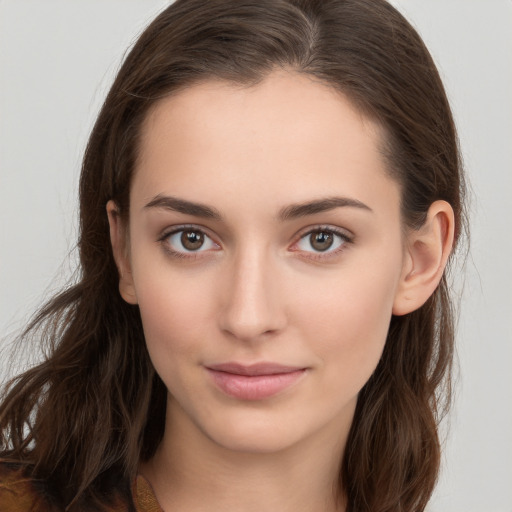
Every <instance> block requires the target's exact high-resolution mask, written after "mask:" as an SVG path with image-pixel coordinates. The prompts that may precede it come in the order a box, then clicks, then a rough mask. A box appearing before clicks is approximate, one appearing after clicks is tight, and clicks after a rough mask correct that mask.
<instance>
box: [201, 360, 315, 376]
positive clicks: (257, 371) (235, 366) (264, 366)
mask: <svg viewBox="0 0 512 512" xmlns="http://www.w3.org/2000/svg"><path fill="white" fill-rule="evenodd" d="M207 368H208V369H209V370H214V371H217V372H225V373H233V374H235V375H278V374H280V373H291V372H296V371H298V370H304V369H305V368H304V367H300V366H285V365H282V364H278V363H267V362H263V363H255V364H250V365H245V364H240V363H232V362H229V363H221V364H213V365H208V366H207Z"/></svg>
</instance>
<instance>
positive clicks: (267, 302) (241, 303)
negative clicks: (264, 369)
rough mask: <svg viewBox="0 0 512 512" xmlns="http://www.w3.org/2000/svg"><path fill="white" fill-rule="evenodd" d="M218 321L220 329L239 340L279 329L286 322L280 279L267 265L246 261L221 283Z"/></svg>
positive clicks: (258, 338)
mask: <svg viewBox="0 0 512 512" xmlns="http://www.w3.org/2000/svg"><path fill="white" fill-rule="evenodd" d="M224 285H226V286H225V289H224V293H223V294H222V295H223V296H224V300H223V307H222V308H221V312H220V317H219V322H220V328H221V330H222V331H223V332H225V333H228V334H229V335H230V336H232V337H234V338H236V339H238V340H241V341H247V342H249V341H257V340H260V339H264V338H267V337H268V336H270V335H272V334H276V333H277V332H280V331H281V330H282V329H283V328H284V326H285V323H286V318H285V314H284V311H283V307H282V304H281V301H280V297H279V295H280V294H279V283H278V281H277V280H276V279H273V278H272V274H271V272H270V271H269V269H268V268H267V269H264V268H261V265H245V266H244V267H243V268H240V269H239V271H238V272H234V273H232V274H231V278H230V279H229V280H227V282H225V283H224Z"/></svg>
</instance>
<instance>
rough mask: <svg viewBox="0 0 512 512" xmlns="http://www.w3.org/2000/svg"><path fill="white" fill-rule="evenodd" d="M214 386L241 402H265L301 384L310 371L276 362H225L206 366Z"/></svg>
mask: <svg viewBox="0 0 512 512" xmlns="http://www.w3.org/2000/svg"><path fill="white" fill-rule="evenodd" d="M205 368H206V370H207V371H208V373H209V374H210V376H211V378H212V380H213V382H214V384H215V385H216V387H217V388H219V389H220V390H221V391H222V392H224V393H225V394H226V395H229V396H231V397H233V398H238V399H240V400H264V399H265V398H270V397H272V396H275V395H277V394H279V393H281V392H283V391H284V390H286V389H288V388H289V387H290V386H292V385H293V384H295V383H296V382H298V381H299V380H300V379H301V378H302V377H303V376H304V375H305V373H306V370H307V368H304V367H297V366H284V365H281V364H277V363H267V362H264V363H256V364H251V365H243V364H240V363H233V362H229V363H222V364H216V365H210V366H206V367H205Z"/></svg>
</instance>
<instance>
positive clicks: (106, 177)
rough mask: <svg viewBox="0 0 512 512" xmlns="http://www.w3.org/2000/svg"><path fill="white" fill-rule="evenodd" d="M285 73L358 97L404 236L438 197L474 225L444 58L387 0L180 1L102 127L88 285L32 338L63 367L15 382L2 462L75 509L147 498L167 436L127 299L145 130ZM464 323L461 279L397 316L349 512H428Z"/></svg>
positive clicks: (367, 390) (84, 215) (82, 247)
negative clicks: (123, 287) (136, 176)
mask: <svg viewBox="0 0 512 512" xmlns="http://www.w3.org/2000/svg"><path fill="white" fill-rule="evenodd" d="M277 67H282V68H287V69H293V70H295V71H298V72H300V73H304V74H306V75H310V76H314V77H315V78H316V79H318V80H320V81H322V82H324V83H326V84H329V85H330V86H331V87H334V88H335V89H337V90H339V91H341V92H342V93H343V94H344V95H345V96H346V97H348V98H349V99H350V100H351V101H352V102H353V104H354V105H355V106H356V107H357V108H358V109H359V110H360V111H361V112H362V113H363V114H364V115H366V116H368V117H370V118H371V119H373V120H375V121H377V122H378V123H379V124H380V125H381V126H382V127H383V128H384V132H385V134H386V142H385V145H384V147H383V148H382V151H383V154H384V156H385V158H386V160H387V163H388V169H389V172H390V174H391V175H392V176H393V177H394V178H395V179H396V180H397V181H398V182H399V183H400V184H401V188H402V216H403V221H404V225H407V226H409V227H413V228H417V227H419V226H421V224H422V222H423V220H424V219H425V215H426V212H427V210H428V208H429V206H430V205H431V204H432V203H433V202H434V201H436V200H438V199H444V200H446V201H448V202H449V203H450V204H451V206H452V207H453V209H454V212H455V219H456V229H457V233H458V234H460V232H461V231H462V228H463V226H464V215H463V204H464V202H463V192H464V183H463V177H462V169H461V162H460V157H459V150H458V141H457V135H456V131H455V126H454V122H453V119H452V114H451V111H450V107H449V104H448V101H447V98H446V94H445V92H444V89H443V85H442V83H441V80H440V77H439V75H438V72H437V70H436V67H435V65H434V63H433V60H432V58H431V56H430V54H429V52H428V50H427V49H426V47H425V46H424V44H423V42H422V40H421V38H420V37H419V35H418V34H417V33H416V31H415V30H414V29H413V28H412V27H411V25H410V24H409V23H408V22H407V21H406V20H405V19H404V18H403V17H402V16H401V15H400V14H399V13H398V12H397V11H396V10H395V9H394V8H393V7H391V6H390V5H389V4H388V3H387V2H386V1H384V0H210V1H208V2H206V1H204V0H177V1H176V2H175V3H174V4H173V5H171V6H170V7H168V8H167V9H165V10H164V11H163V12H162V13H161V14H160V15H159V16H158V17H157V18H156V19H155V20H154V21H153V23H152V24H151V25H150V26H149V27H148V28H147V29H146V30H145V32H144V33H143V34H142V35H141V37H140V38H139V40H138V41H137V43H136V44H135V46H134V47H133V49H132V50H131V52H130V53H129V55H128V56H127V58H126V60H125V62H124V64H123V66H122V67H121V69H120V71H119V73H118V75H117V78H116V80H115V82H114V84H113V86H112V88H111V90H110V92H109V94H108V96H107V98H106V100H105V103H104V105H103V108H102V110H101V112H100V114H99V117H98V119H97V121H96V124H95V126H94V129H93V131H92V133H91V136H90V140H89V143H88V146H87V149H86V152H85V157H84V160H83V167H82V174H81V180H80V237H79V251H80V269H79V275H78V278H77V280H76V282H75V283H74V284H72V285H70V286H69V287H68V288H67V289H66V290H64V291H63V292H62V293H61V294H59V295H58V296H56V297H54V298H53V299H52V300H51V301H50V302H49V303H47V304H46V305H45V306H44V307H43V308H42V309H41V310H40V311H39V313H38V314H37V315H36V316H35V319H34V320H33V322H32V323H31V324H30V325H29V326H28V328H27V329H26V331H25V333H24V334H23V338H25V339H26V338H32V339H34V338H35V339H37V340H38V341H41V342H42V343H43V344H44V346H45V347H46V353H47V354H48V355H47V357H46V358H45V360H44V361H43V362H42V363H40V364H38V365H37V366H35V367H34V368H32V369H30V370H28V371H27V372H25V373H23V374H21V375H19V376H18V377H16V378H14V379H13V380H12V381H11V382H10V383H8V385H7V387H6V389H5V392H4V395H3V399H2V402H1V404H0V432H1V437H0V457H2V458H3V459H6V460H9V461H13V462H17V463H19V464H22V465H23V467H25V473H26V474H27V475H28V476H29V477H30V478H32V479H33V480H39V481H41V482H43V484H44V485H45V487H46V489H47V493H48V494H49V495H50V496H51V497H52V500H53V503H54V505H55V507H57V508H64V509H66V510H78V509H81V507H86V506H91V507H92V506H95V507H96V508H97V509H101V507H102V506H103V505H106V503H107V502H106V499H105V498H104V496H106V495H107V493H108V492H111V491H112V489H114V490H116V492H117V493H118V494H119V495H120V496H122V497H123V498H124V499H125V500H126V502H127V503H128V504H130V503H131V498H130V492H129V484H130V482H131V480H132V479H133V478H134V476H135V474H136V472H137V466H138V463H139V462H140V461H141V460H147V459H148V458H150V457H151V456H152V455H153V454H154V452H155V450H156V447H157V446H158V444H159V442H160V441H161V438H162V435H163V429H164V420H165V403H166V393H167V391H166V389H165V387H164V385H163V383H162V381H161V380H160V378H159V377H158V376H157V375H156V373H155V371H154V369H153V366H152V364H151V361H150V359H149V356H148V353H147V350H146V347H145V342H144V336H143V331H142V324H141V318H140V314H139V310H138V308H137V307H136V306H131V305H129V304H127V303H125V302H124V301H123V300H122V299H121V297H120V295H119V293H118V272H117V269H116V265H115V263H114V259H113V256H112V250H111V245H110V240H109V228H108V221H107V216H106V211H105V205H106V203H107V201H108V200H110V199H114V200H115V201H116V203H117V205H118V206H119V208H120V212H121V214H122V215H127V212H128V199H129V189H130V182H131V176H132V173H133V169H134V166H135V163H136V160H137V151H138V139H139V136H140V130H141V123H142V122H143V120H144V118H145V116H146V114H147V112H148V109H149V108H150V107H152V106H153V105H154V104H155V103H156V102H157V101H158V100H159V99H161V98H163V97H165V96H168V95H169V94H171V93H172V92H173V91H176V90H178V89H180V88H183V87H187V86H190V85H192V84H195V83H198V82H200V81H204V80H209V79H212V78H215V79H221V80H227V81H229V82H233V83H237V84H244V85H253V84H256V83H258V82H259V81H261V80H262V79H264V78H265V76H267V75H268V73H270V72H271V71H272V70H273V69H275V68H277ZM453 329H454V328H453V312H452V302H451V300H450V297H449V290H448V286H447V281H446V277H443V279H442V281H441V283H440V285H439V287H438V288H437V290H436V292H435V293H434V294H433V295H432V297H431V298H430V299H429V300H428V301H427V303H426V304H425V305H424V306H422V307H421V308H420V309H419V310H417V311H415V312H413V313H411V314H408V315H405V316H402V317H393V318H392V320H391V326H390V330H389V334H388V339H387V343H386V346H385V349H384V353H383V355H382V358H381V360H380V362H379V365H378V367H377V369H376V370H375V372H374V374H373V375H372V377H371V378H370V380H369V382H368V383H367V384H366V385H365V386H364V388H363V390H362V391H361V392H360V395H359V399H358V404H357V410H356V414H355V417H354V421H353V424H352V428H351V431H350V434H349V439H348V443H347V447H346V450H345V454H344V460H343V467H342V470H341V472H340V487H341V488H342V489H343V490H344V492H345V493H346V495H347V498H348V509H347V510H348V512H356V511H357V512H419V511H422V510H424V508H425V506H426V503H427V501H428V500H429V498H430V495H431V493H432V490H433V488H434V485H435V482H436V478H437V474H438V469H439V462H440V443H439V437H438V422H439V420H440V418H441V416H442V413H443V412H445V410H446V409H447V406H448V405H449V401H450V400H449V399H450V390H451V386H450V383H451V380H450V376H451V366H452V356H453V341H454V333H453Z"/></svg>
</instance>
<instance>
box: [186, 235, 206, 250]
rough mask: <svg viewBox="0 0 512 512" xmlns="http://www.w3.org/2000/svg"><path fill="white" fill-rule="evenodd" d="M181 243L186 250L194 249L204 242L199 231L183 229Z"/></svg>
mask: <svg viewBox="0 0 512 512" xmlns="http://www.w3.org/2000/svg"><path fill="white" fill-rule="evenodd" d="M181 243H182V245H183V247H184V248H185V249H187V250H188V251H195V250H197V249H200V248H201V246H202V245H203V244H204V235H203V233H201V232H200V231H183V233H182V234H181Z"/></svg>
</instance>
